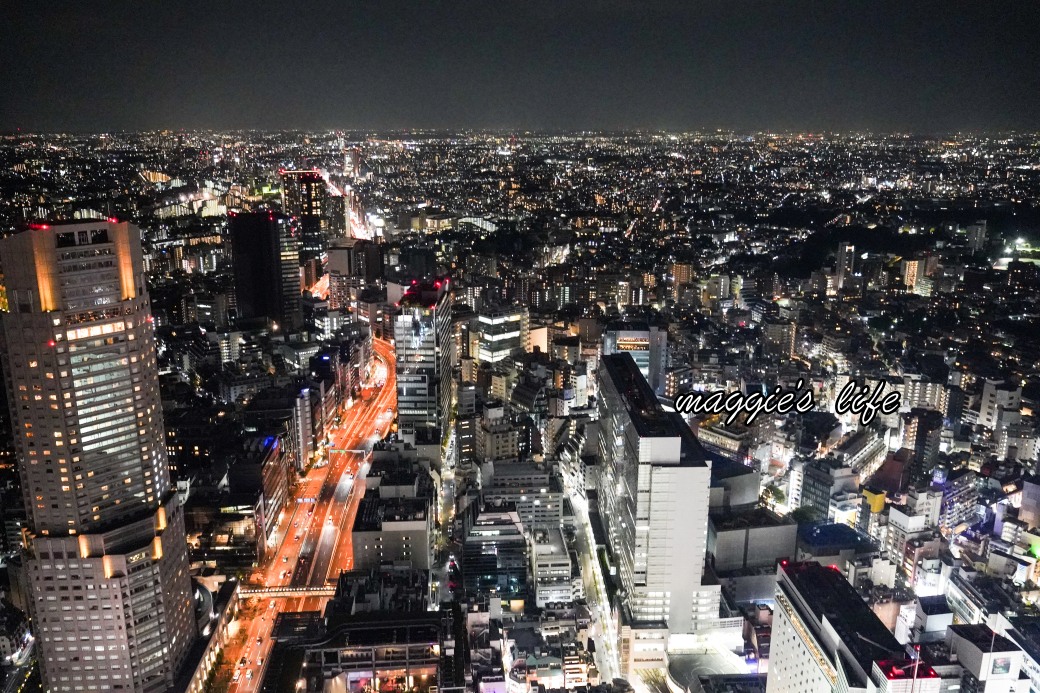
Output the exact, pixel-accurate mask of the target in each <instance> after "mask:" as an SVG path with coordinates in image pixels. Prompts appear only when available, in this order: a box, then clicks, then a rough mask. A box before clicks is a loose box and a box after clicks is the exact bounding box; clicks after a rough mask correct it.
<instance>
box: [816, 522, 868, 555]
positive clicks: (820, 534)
mask: <svg viewBox="0 0 1040 693" xmlns="http://www.w3.org/2000/svg"><path fill="white" fill-rule="evenodd" d="M798 541H799V542H800V543H801V544H802V545H803V546H805V547H808V548H809V549H811V550H813V551H816V552H829V551H840V550H843V549H852V550H854V551H856V552H857V553H861V552H869V551H873V550H875V549H876V546H875V545H874V542H872V541H871V540H870V537H868V536H867V535H865V534H863V533H862V532H858V531H856V530H855V529H853V528H852V527H849V526H848V525H846V524H842V523H840V522H832V523H828V524H822V525H802V526H801V527H799V528H798ZM818 555H819V554H818Z"/></svg>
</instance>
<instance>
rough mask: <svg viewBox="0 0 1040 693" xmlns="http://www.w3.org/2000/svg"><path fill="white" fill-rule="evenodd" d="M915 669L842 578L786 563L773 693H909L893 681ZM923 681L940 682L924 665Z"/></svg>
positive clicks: (779, 593) (772, 663)
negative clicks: (892, 692) (908, 668)
mask: <svg viewBox="0 0 1040 693" xmlns="http://www.w3.org/2000/svg"><path fill="white" fill-rule="evenodd" d="M895 664H898V665H902V666H895ZM907 664H909V663H908V662H907V661H906V655H905V652H904V650H903V646H902V645H900V644H899V642H898V641H897V640H896V639H895V638H894V637H893V636H892V633H890V632H889V630H888V628H886V627H885V625H884V624H883V623H882V622H881V620H880V619H878V617H877V616H876V615H875V614H874V612H873V611H871V609H870V607H869V606H867V604H866V603H864V601H863V600H862V599H861V598H860V596H859V594H857V592H856V590H855V589H854V588H853V587H852V585H851V584H849V582H848V580H846V579H845V578H844V577H843V576H842V574H841V573H840V572H838V571H837V570H834V569H832V568H828V567H825V566H822V565H820V564H819V563H815V562H811V563H788V562H786V561H785V562H784V563H782V564H781V565H780V568H779V570H778V573H777V586H776V608H775V609H774V612H773V632H772V640H771V645H770V653H769V678H768V679H767V682H766V691H767V693H820V692H822V691H863V692H864V693H865V692H866V691H868V690H869V691H876V690H879V689H881V690H901V689H898V688H893V687H891V684H889V683H888V682H889V681H892V680H894V679H895V680H906V681H907V683H909V680H910V677H908V676H906V675H905V674H897V673H896V670H897V669H901V670H902V671H904V672H905V667H906V665H907ZM890 677H893V678H890ZM917 678H918V679H928V680H931V679H933V678H937V677H936V676H935V675H934V672H929V670H928V669H927V667H921V669H920V670H919V671H918V672H917ZM886 686H888V687H886ZM916 690H918V691H924V690H934V691H935V693H938V688H934V689H931V688H920V687H919V688H917V689H916Z"/></svg>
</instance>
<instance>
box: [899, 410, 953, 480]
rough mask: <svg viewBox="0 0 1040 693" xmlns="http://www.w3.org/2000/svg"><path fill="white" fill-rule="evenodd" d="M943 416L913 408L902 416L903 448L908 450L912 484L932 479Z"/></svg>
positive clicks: (938, 413)
mask: <svg viewBox="0 0 1040 693" xmlns="http://www.w3.org/2000/svg"><path fill="white" fill-rule="evenodd" d="M942 428H943V415H942V413H941V412H937V411H935V410H933V409H922V408H920V407H914V408H913V409H911V410H910V411H909V412H908V413H906V414H903V447H904V448H907V449H908V450H910V480H911V481H912V482H914V483H917V482H922V481H928V480H929V479H931V478H932V468H933V467H935V465H936V463H937V462H938V461H939V438H940V436H941V435H942Z"/></svg>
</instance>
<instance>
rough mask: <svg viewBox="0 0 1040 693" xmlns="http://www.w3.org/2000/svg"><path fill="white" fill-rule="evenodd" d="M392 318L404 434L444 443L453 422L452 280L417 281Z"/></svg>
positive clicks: (409, 289)
mask: <svg viewBox="0 0 1040 693" xmlns="http://www.w3.org/2000/svg"><path fill="white" fill-rule="evenodd" d="M400 311H401V312H400V313H399V314H398V315H397V316H395V317H394V345H395V347H396V349H397V365H396V368H397V416H398V423H399V425H400V428H401V430H402V431H415V432H416V433H418V431H419V429H425V431H426V439H428V440H430V441H433V442H440V441H441V438H442V437H443V436H445V434H446V433H447V432H448V426H449V423H450V421H449V420H450V418H451V401H452V365H453V363H454V349H453V346H452V339H451V292H450V291H449V279H448V278H447V277H442V278H440V279H436V280H432V281H424V282H422V283H419V282H416V283H414V284H412V285H411V286H409V287H408V288H407V289H406V290H405V292H404V294H403V295H402V296H401V300H400Z"/></svg>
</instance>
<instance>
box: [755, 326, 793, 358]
mask: <svg viewBox="0 0 1040 693" xmlns="http://www.w3.org/2000/svg"><path fill="white" fill-rule="evenodd" d="M797 331H798V328H797V326H796V325H795V324H794V323H793V322H791V321H790V320H780V319H775V318H767V319H766V320H764V321H763V322H762V351H763V352H764V353H766V354H771V355H773V356H780V357H783V358H791V357H792V356H794V351H795V338H796V336H797Z"/></svg>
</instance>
